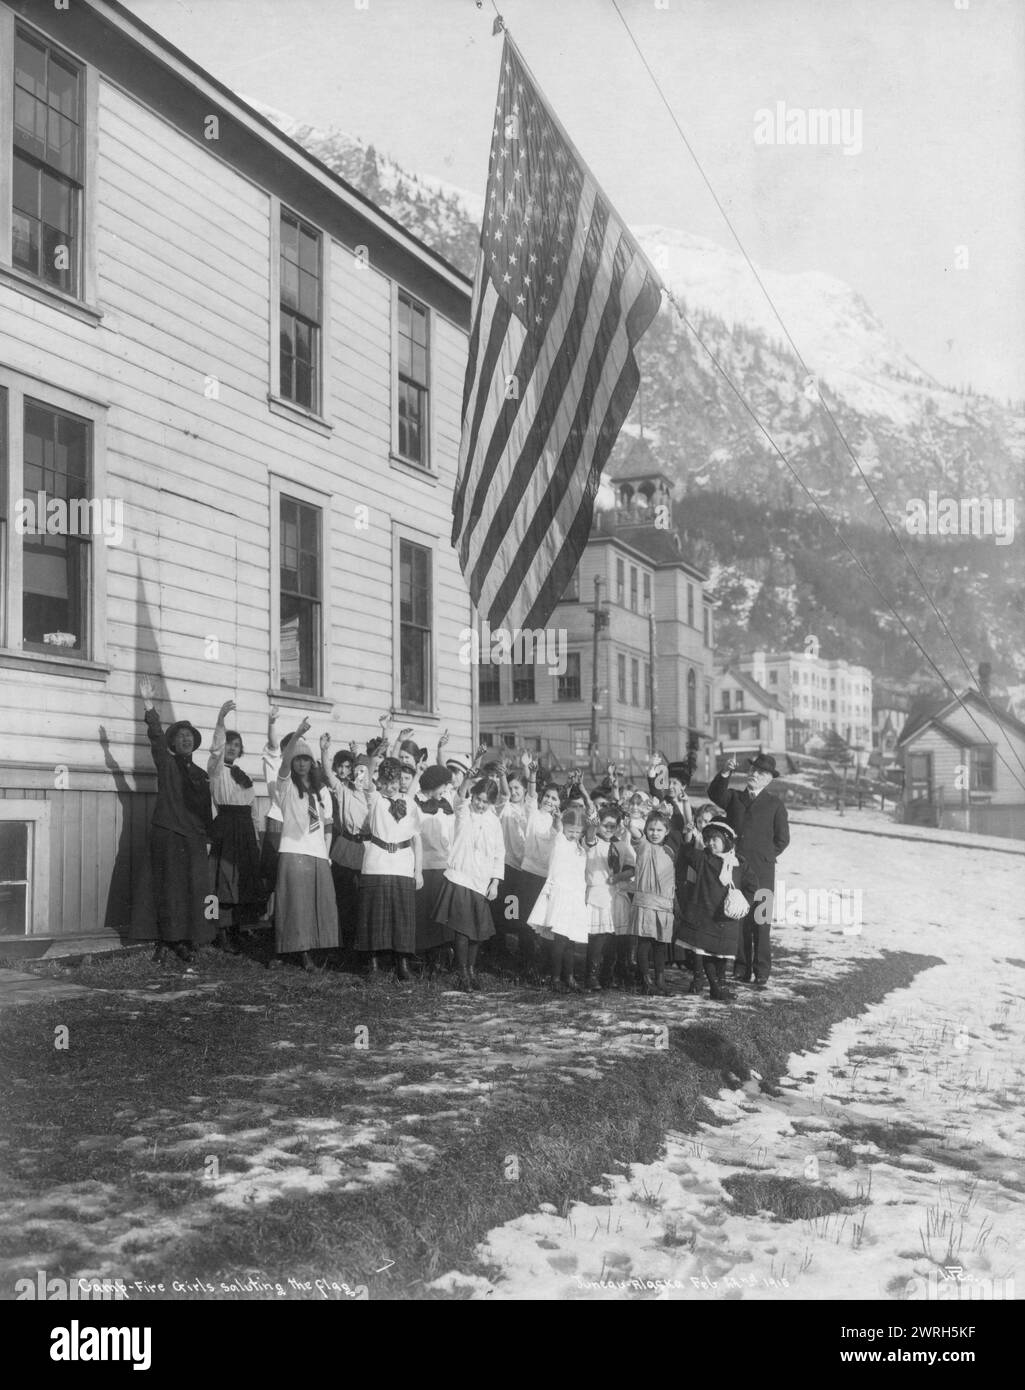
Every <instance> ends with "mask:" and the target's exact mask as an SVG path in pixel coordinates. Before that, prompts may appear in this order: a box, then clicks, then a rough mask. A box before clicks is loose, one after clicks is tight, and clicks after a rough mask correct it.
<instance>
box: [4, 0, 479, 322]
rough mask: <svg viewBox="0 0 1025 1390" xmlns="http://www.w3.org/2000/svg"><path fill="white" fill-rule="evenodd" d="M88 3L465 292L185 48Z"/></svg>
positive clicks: (456, 273) (113, 9)
mask: <svg viewBox="0 0 1025 1390" xmlns="http://www.w3.org/2000/svg"><path fill="white" fill-rule="evenodd" d="M88 4H89V9H90V10H91V11H92V12H93V14H94V16H95V17H96V18H97V19H99V20H101V21H102V22H104V23H106V24H108V25H110V26H111V27H112V28H114V29H115V30H116V31H118V32H119V33H120V34H122V35H124V36H125V37H126V38H127V39H128V40H129V41H130V42H132V43H134V44H136V45H138V46H139V47H141V48H143V49H145V50H146V51H147V52H148V53H149V54H150V55H151V56H153V57H154V58H155V59H156V60H157V61H158V62H159V63H161V64H162V65H163V66H164V67H165V68H167V69H168V70H169V71H170V72H172V73H173V74H174V75H175V76H176V77H178V78H179V79H180V80H185V81H186V82H188V84H189V85H190V86H191V87H193V88H194V89H195V90H197V91H199V92H203V93H205V94H206V95H208V96H212V97H213V98H215V100H216V101H217V103H218V104H219V105H220V106H221V107H223V108H224V109H226V110H229V111H230V112H231V115H232V116H233V117H234V119H235V120H237V121H238V123H239V124H240V125H242V126H244V127H245V128H246V129H247V130H248V131H249V132H250V133H251V134H253V135H255V136H256V137H257V138H258V139H260V140H262V141H263V142H264V143H265V144H267V145H269V146H271V147H272V148H273V149H274V150H275V152H276V153H279V154H280V153H282V152H284V154H285V155H286V156H287V157H288V158H289V159H290V160H291V162H292V163H293V164H296V165H299V166H301V167H303V168H304V169H305V170H306V171H307V172H308V173H310V174H312V175H313V176H314V177H315V178H316V180H317V181H318V182H319V183H321V184H326V185H328V186H329V187H330V188H331V191H332V192H333V193H334V194H335V196H336V197H338V198H339V199H341V201H342V202H344V203H347V204H348V205H349V206H350V208H352V209H353V210H354V211H356V212H358V213H359V214H360V215H361V216H363V217H364V218H366V219H367V221H369V222H370V223H371V224H372V225H374V226H376V227H377V228H378V229H379V230H381V231H383V232H385V233H386V234H387V235H388V236H390V237H391V238H392V239H393V241H395V242H397V243H398V244H399V245H401V246H403V247H404V249H406V250H407V251H409V252H410V253H412V254H413V255H415V256H416V257H417V258H418V259H419V260H421V261H424V262H426V263H427V264H429V265H430V267H431V269H432V270H434V271H435V273H436V274H438V275H440V276H441V277H442V278H443V279H445V280H447V281H448V283H449V284H450V285H451V286H453V287H456V288H458V289H459V290H461V291H463V292H465V293H466V294H467V296H468V295H469V290H470V287H471V280H470V278H469V277H468V276H466V275H464V274H463V272H462V271H461V270H459V269H458V268H457V267H456V266H454V265H452V263H451V262H450V261H448V260H446V258H445V257H444V256H443V255H442V254H441V253H440V252H439V251H436V250H435V249H434V248H433V247H431V246H428V244H427V243H426V242H425V241H423V240H421V238H420V237H418V236H416V235H415V234H414V233H413V232H411V231H409V229H408V228H407V227H404V226H403V224H402V223H401V222H399V221H398V220H397V219H396V218H394V217H392V216H391V215H390V214H389V213H387V212H385V211H384V210H383V209H382V208H380V207H378V205H377V204H376V203H375V202H374V201H373V200H372V199H370V198H368V197H367V196H366V194H364V193H361V192H360V191H359V189H358V188H355V187H354V186H353V185H352V184H351V183H349V182H348V181H347V180H346V179H344V178H342V176H341V175H340V174H337V173H335V171H334V170H333V169H331V168H330V167H329V166H328V165H327V164H324V163H322V162H321V160H319V159H318V158H317V157H316V156H315V155H313V154H311V153H310V152H309V150H307V149H305V148H304V147H303V146H302V145H300V144H299V143H298V141H296V140H293V139H292V138H291V137H290V136H288V135H285V134H284V132H283V131H281V130H279V129H278V127H277V126H276V125H274V123H273V122H272V121H270V120H268V119H267V117H266V116H263V115H261V113H260V112H259V111H256V110H255V109H254V108H253V107H252V106H250V105H249V104H248V103H247V102H246V101H244V100H243V99H242V98H241V97H240V96H239V95H238V94H237V93H236V92H234V91H232V90H231V88H230V87H227V86H226V85H225V84H224V83H223V82H221V81H219V80H218V79H217V78H216V77H214V76H213V75H212V74H211V73H209V72H207V71H206V69H205V68H202V67H200V66H199V64H198V63H196V62H195V61H194V60H193V59H192V58H190V57H189V56H188V55H187V54H186V53H183V52H182V51H181V50H180V49H178V48H175V46H174V45H173V44H172V43H170V42H169V41H168V40H167V39H166V38H164V36H163V35H162V34H160V33H159V32H158V31H157V30H156V29H152V28H151V27H150V26H149V25H148V24H146V23H145V22H144V21H143V20H141V19H139V18H138V16H137V15H135V14H133V13H132V12H131V11H130V10H128V9H126V8H125V6H124V5H122V4H120V3H119V0H88ZM73 8H75V7H73ZM83 13H84V12H83ZM29 17H31V16H29ZM69 22H70V21H69Z"/></svg>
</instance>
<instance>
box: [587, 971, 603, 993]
mask: <svg viewBox="0 0 1025 1390" xmlns="http://www.w3.org/2000/svg"><path fill="white" fill-rule="evenodd" d="M584 988H585V989H586V990H587V992H588V994H600V993H601V992H602V990H603V989H604V985H603V984H602V982H601V980H600V979H599V978H598V972H597V970H592V971H590V972H589V973H588V976H587V982H586V984H585V985H584Z"/></svg>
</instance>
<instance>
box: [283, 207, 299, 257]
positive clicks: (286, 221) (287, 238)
mask: <svg viewBox="0 0 1025 1390" xmlns="http://www.w3.org/2000/svg"><path fill="white" fill-rule="evenodd" d="M281 253H282V256H283V257H284V256H285V255H286V254H287V255H288V256H289V257H290V258H291V259H292V260H293V261H295V262H298V260H299V228H298V227H297V226H296V224H295V222H293V221H292V219H291V218H290V217H285V216H282V218H281Z"/></svg>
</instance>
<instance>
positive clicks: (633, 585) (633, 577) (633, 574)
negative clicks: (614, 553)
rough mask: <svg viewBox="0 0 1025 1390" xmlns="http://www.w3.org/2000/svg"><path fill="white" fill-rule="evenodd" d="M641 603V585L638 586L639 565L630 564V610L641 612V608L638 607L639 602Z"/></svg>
mask: <svg viewBox="0 0 1025 1390" xmlns="http://www.w3.org/2000/svg"><path fill="white" fill-rule="evenodd" d="M639 603H640V589H639V586H638V579H637V566H636V565H631V566H630V612H631V613H639V612H640V608H639V607H638V604H639Z"/></svg>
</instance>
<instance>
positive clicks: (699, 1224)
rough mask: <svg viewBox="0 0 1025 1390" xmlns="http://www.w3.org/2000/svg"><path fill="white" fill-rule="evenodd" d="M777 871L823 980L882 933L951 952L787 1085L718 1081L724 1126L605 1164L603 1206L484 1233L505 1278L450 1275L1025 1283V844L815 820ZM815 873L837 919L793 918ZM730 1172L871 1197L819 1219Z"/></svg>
mask: <svg viewBox="0 0 1025 1390" xmlns="http://www.w3.org/2000/svg"><path fill="white" fill-rule="evenodd" d="M780 877H781V878H782V879H783V880H784V881H785V883H786V885H787V892H788V896H789V895H790V894H791V893H792V894H793V896H792V897H791V910H790V911H788V912H786V915H787V917H788V918H789V919H790V920H789V923H788V922H782V923H780V924H779V925H778V926H776V927H775V928H774V936H775V939H776V940H777V941H778V942H779V944H780V945H784V946H787V947H790V948H791V949H795V950H800V951H805V952H807V967H806V972H805V973H806V975H807V977H808V978H809V979H813V978H815V977H816V976H817V977H831V978H837V977H838V976H842V975H843V974H844V973H845V971H846V969H847V968H848V966H849V963H850V962H851V961H853V960H855V959H857V958H859V957H863V956H866V955H877V954H878V953H879V952H881V951H882V950H884V949H891V950H909V951H915V952H919V953H921V954H926V955H935V956H939V957H941V958H942V959H943V961H944V962H945V963H944V964H943V965H941V966H936V967H933V968H931V969H928V970H926V971H924V972H922V973H921V974H919V975H918V976H917V977H916V979H915V982H914V984H913V985H912V986H911V987H910V988H908V989H901V990H897V991H895V992H894V993H892V994H890V995H889V996H887V998H886V999H884V1000H883V1001H882V1002H881V1003H879V1004H878V1005H876V1006H874V1007H873V1008H871V1009H870V1010H868V1012H866V1013H864V1014H862V1015H860V1016H859V1017H857V1018H852V1019H849V1020H846V1021H844V1022H843V1023H841V1024H839V1025H838V1026H837V1027H835V1028H834V1029H833V1030H832V1032H831V1034H830V1036H829V1038H828V1039H827V1040H826V1041H825V1042H824V1044H823V1045H822V1046H821V1047H819V1048H817V1049H816V1050H814V1051H812V1052H807V1053H801V1054H795V1055H793V1056H792V1057H791V1059H790V1066H789V1072H788V1075H787V1077H785V1078H784V1079H783V1082H782V1083H781V1086H780V1094H779V1095H778V1096H775V1097H773V1096H769V1095H766V1094H764V1093H762V1092H761V1091H760V1088H759V1085H758V1078H755V1079H753V1080H752V1081H751V1082H749V1083H748V1084H747V1085H746V1086H744V1088H743V1089H738V1090H734V1091H730V1090H724V1091H722V1092H721V1093H720V1095H719V1097H718V1098H717V1099H716V1100H715V1101H713V1102H712V1108H713V1110H714V1112H715V1116H716V1119H717V1121H718V1123H717V1124H703V1125H701V1126H700V1132H699V1133H697V1134H695V1135H689V1136H684V1135H678V1134H669V1135H667V1136H666V1142H665V1148H664V1152H663V1154H662V1155H661V1157H660V1158H659V1159H658V1161H656V1162H654V1163H650V1164H635V1165H633V1167H632V1168H631V1169H630V1170H629V1171H628V1173H627V1174H626V1175H620V1176H609V1177H608V1178H607V1179H606V1180H605V1183H604V1185H603V1187H601V1188H596V1189H594V1191H595V1201H594V1202H593V1203H583V1202H580V1203H576V1204H574V1205H573V1206H572V1207H571V1208H570V1210H569V1212H568V1214H567V1216H566V1217H565V1218H562V1217H560V1216H558V1215H557V1214H556V1213H555V1212H554V1211H553V1210H547V1211H545V1210H541V1211H538V1212H535V1213H533V1214H530V1215H527V1216H524V1217H521V1218H520V1219H518V1220H516V1221H512V1222H509V1223H508V1224H507V1225H505V1226H502V1227H500V1228H498V1229H496V1230H493V1231H491V1232H490V1233H489V1235H488V1237H487V1240H486V1241H485V1242H484V1243H483V1244H482V1245H481V1247H480V1248H479V1250H478V1255H479V1257H480V1258H481V1260H482V1261H485V1262H487V1263H488V1264H489V1265H493V1266H497V1267H498V1269H499V1270H500V1271H501V1272H500V1275H499V1276H498V1277H496V1278H495V1279H494V1280H493V1281H488V1280H486V1279H483V1278H481V1277H480V1276H479V1275H476V1274H474V1273H473V1272H471V1271H466V1272H460V1271H450V1272H448V1273H447V1274H445V1275H444V1276H443V1277H442V1278H441V1279H439V1280H438V1281H437V1284H436V1287H438V1288H440V1289H447V1290H451V1291H456V1290H465V1289H467V1288H469V1289H471V1290H472V1291H473V1294H474V1296H475V1297H491V1298H493V1299H494V1298H543V1299H572V1298H596V1297H599V1298H600V1297H609V1298H617V1297H618V1298H636V1297H644V1298H690V1299H722V1298H731V1299H737V1298H757V1299H767V1298H768V1299H772V1298H797V1299H834V1298H855V1299H859V1298H860V1299H870V1298H893V1299H927V1298H937V1299H948V1298H958V1297H961V1298H970V1297H995V1298H1013V1297H1015V1293H1014V1287H1015V1285H1014V1281H1015V1280H1017V1288H1018V1291H1019V1292H1018V1295H1017V1296H1018V1297H1021V1296H1022V1294H1023V1293H1025V1269H1023V1267H1022V1265H1023V1257H1025V1078H1023V1071H1022V1063H1021V1059H1022V1055H1023V1051H1025V930H1023V919H1022V911H1021V897H1022V888H1023V886H1025V858H1023V857H1021V856H1018V855H1013V854H993V853H991V852H987V851H985V850H980V849H974V848H963V847H955V846H948V845H946V844H929V843H920V844H915V843H911V842H909V841H908V840H897V839H894V838H889V837H876V836H868V835H856V834H847V833H845V832H844V831H842V830H834V829H831V828H827V827H825V826H812V825H803V826H801V827H800V828H798V829H796V833H795V836H794V842H793V844H792V845H791V848H790V850H789V851H788V853H787V854H786V856H785V857H784V858H783V859H782V860H781V861H780ZM802 889H803V890H809V889H812V890H827V891H829V892H831V897H829V898H826V896H825V893H823V899H822V900H821V901H820V903H819V904H818V905H815V904H814V903H813V904H812V909H813V911H812V914H811V915H814V912H816V911H817V912H818V915H819V917H820V919H821V917H822V916H823V911H822V909H823V903H826V904H828V903H829V902H832V903H833V904H836V905H837V906H836V910H835V913H834V915H833V921H832V924H830V922H828V921H827V922H822V921H821V920H820V921H819V922H818V923H817V924H810V923H809V922H808V920H807V919H808V917H809V912H808V911H805V912H804V913H803V917H804V919H805V920H804V923H803V924H800V923H799V922H798V921H796V920H795V919H796V918H798V917H800V916H801V915H802V914H801V911H800V907H801V894H800V891H799V890H802ZM845 890H846V893H847V896H846V898H844V897H843V895H844V892H845ZM859 893H860V900H858V901H859V905H860V914H858V915H859V916H860V921H859V920H854V921H853V922H852V921H851V920H850V919H851V917H852V916H855V914H853V913H852V912H851V910H850V909H851V905H852V903H853V902H854V901H855V900H857V895H858V894H859ZM841 904H842V906H841ZM778 906H780V905H779V904H778ZM784 911H785V909H784ZM830 911H833V910H832V909H830ZM791 978H792V977H791ZM740 988H741V991H742V994H741V1001H743V997H744V996H743V987H740ZM777 989H778V992H779V993H780V994H783V995H785V993H786V990H785V988H784V987H782V986H778V987H777ZM763 997H764V996H763ZM734 1007H755V1006H754V1004H753V1003H744V1002H738V1004H737V1005H735V1006H734ZM734 1175H745V1176H747V1177H748V1178H752V1177H756V1176H759V1175H761V1176H763V1177H765V1178H776V1179H781V1178H782V1179H786V1178H789V1179H793V1180H797V1181H800V1182H803V1183H810V1184H817V1185H819V1186H820V1187H827V1186H828V1187H829V1188H831V1189H833V1190H834V1191H835V1192H838V1193H841V1194H843V1195H845V1196H848V1197H851V1198H854V1199H856V1205H853V1206H849V1207H846V1208H844V1209H842V1210H838V1211H835V1212H831V1213H830V1214H828V1215H824V1216H821V1217H818V1218H817V1219H815V1220H780V1219H777V1218H776V1217H774V1216H773V1214H772V1213H771V1212H768V1211H763V1212H760V1213H758V1214H756V1215H741V1214H738V1212H737V1211H736V1209H735V1203H734V1201H733V1199H732V1198H731V1196H730V1194H729V1192H728V1191H727V1189H726V1188H724V1186H723V1181H724V1180H726V1179H729V1178H730V1177H731V1176H734Z"/></svg>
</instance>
